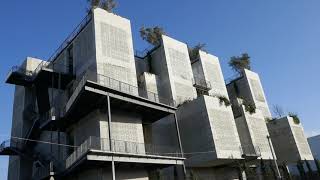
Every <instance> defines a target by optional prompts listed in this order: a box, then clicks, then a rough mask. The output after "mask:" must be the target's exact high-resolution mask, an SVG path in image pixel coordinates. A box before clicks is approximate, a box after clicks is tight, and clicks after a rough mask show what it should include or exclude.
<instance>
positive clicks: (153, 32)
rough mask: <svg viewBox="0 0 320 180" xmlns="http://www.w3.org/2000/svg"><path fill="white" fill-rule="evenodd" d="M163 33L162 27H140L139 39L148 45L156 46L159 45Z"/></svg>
mask: <svg viewBox="0 0 320 180" xmlns="http://www.w3.org/2000/svg"><path fill="white" fill-rule="evenodd" d="M165 34H166V33H165V31H164V30H163V28H162V27H159V26H155V27H149V28H145V27H141V28H140V37H141V38H142V39H143V40H145V41H147V42H148V43H150V44H152V45H154V46H158V45H160V44H161V38H162V35H165Z"/></svg>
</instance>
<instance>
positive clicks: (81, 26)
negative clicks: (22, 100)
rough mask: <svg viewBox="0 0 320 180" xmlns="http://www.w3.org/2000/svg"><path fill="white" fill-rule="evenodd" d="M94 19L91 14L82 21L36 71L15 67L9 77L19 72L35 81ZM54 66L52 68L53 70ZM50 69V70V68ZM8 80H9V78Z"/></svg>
mask: <svg viewBox="0 0 320 180" xmlns="http://www.w3.org/2000/svg"><path fill="white" fill-rule="evenodd" d="M91 19H92V14H91V13H89V14H88V15H87V16H86V17H85V18H84V19H83V20H82V21H81V23H80V24H79V25H78V26H77V27H76V28H75V29H74V30H73V31H72V33H71V34H70V35H69V36H68V37H67V38H66V39H65V40H64V41H63V42H62V44H61V45H60V46H59V47H58V49H57V50H56V51H55V52H54V53H53V54H52V55H51V56H50V58H49V59H48V60H47V61H42V62H41V63H40V64H39V65H38V66H37V67H36V69H35V70H34V71H27V70H26V69H25V68H21V67H19V66H14V67H13V68H12V69H11V71H10V72H9V73H8V77H9V76H10V74H11V73H12V72H18V73H21V74H22V75H25V76H26V77H29V78H31V79H30V80H33V79H34V78H35V77H36V76H37V74H38V73H39V72H40V71H41V70H42V69H43V68H49V66H50V65H52V64H54V61H55V60H56V59H57V57H58V56H59V55H60V54H61V52H62V51H63V50H64V49H65V48H67V47H68V46H69V45H70V43H72V41H73V40H74V39H75V38H76V37H77V35H78V34H79V33H80V32H81V31H82V30H83V29H84V28H85V27H86V26H87V25H88V24H89V22H90V21H91ZM52 67H53V66H51V68H52ZM49 69H50V68H49ZM7 79H8V78H7Z"/></svg>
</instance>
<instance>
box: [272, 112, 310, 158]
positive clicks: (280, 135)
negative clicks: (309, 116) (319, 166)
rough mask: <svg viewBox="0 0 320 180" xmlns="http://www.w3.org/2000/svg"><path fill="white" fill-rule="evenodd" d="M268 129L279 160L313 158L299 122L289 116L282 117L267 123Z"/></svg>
mask: <svg viewBox="0 0 320 180" xmlns="http://www.w3.org/2000/svg"><path fill="white" fill-rule="evenodd" d="M268 129H269V132H270V136H271V139H272V142H273V145H274V149H275V152H276V155H277V156H278V157H279V161H280V162H286V163H288V164H290V163H296V162H297V161H298V160H300V159H301V160H305V159H306V160H313V156H312V153H311V150H310V147H309V144H308V142H307V139H306V137H305V135H304V131H303V127H302V125H301V124H295V123H294V121H293V119H292V118H291V117H283V118H281V119H277V120H274V121H272V122H269V123H268Z"/></svg>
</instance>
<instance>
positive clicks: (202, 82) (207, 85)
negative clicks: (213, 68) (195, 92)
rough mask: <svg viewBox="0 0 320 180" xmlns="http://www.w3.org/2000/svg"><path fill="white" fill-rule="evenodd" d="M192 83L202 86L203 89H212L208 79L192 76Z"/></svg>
mask: <svg viewBox="0 0 320 180" xmlns="http://www.w3.org/2000/svg"><path fill="white" fill-rule="evenodd" d="M192 83H193V85H194V86H197V87H200V88H203V89H212V87H211V83H210V81H207V80H206V79H203V78H199V77H194V78H192Z"/></svg>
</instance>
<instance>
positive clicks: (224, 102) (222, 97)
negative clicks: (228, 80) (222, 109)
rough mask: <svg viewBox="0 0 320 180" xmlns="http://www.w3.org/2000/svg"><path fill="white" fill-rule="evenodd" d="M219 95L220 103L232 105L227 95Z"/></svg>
mask: <svg viewBox="0 0 320 180" xmlns="http://www.w3.org/2000/svg"><path fill="white" fill-rule="evenodd" d="M217 97H218V99H219V102H220V105H222V104H224V105H225V106H230V105H231V103H230V101H229V99H228V98H227V97H226V96H221V95H218V96H217Z"/></svg>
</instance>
